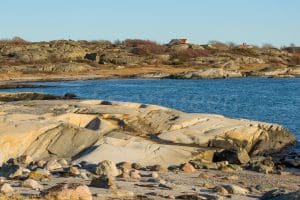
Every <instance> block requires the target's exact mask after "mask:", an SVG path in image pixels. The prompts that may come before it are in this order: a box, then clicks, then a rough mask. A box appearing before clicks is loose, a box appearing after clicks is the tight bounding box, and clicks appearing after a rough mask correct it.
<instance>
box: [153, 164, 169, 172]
mask: <svg viewBox="0 0 300 200" xmlns="http://www.w3.org/2000/svg"><path fill="white" fill-rule="evenodd" d="M151 170H152V171H157V172H168V168H166V167H164V166H162V165H154V166H152V167H151Z"/></svg>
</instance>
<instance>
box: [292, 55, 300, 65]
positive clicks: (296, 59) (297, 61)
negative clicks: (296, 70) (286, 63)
mask: <svg viewBox="0 0 300 200" xmlns="http://www.w3.org/2000/svg"><path fill="white" fill-rule="evenodd" d="M290 64H291V65H300V55H294V56H293V57H292V59H291V61H290Z"/></svg>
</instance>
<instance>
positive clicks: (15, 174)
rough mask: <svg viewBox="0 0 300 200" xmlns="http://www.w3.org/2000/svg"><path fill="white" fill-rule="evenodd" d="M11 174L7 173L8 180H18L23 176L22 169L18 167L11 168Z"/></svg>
mask: <svg viewBox="0 0 300 200" xmlns="http://www.w3.org/2000/svg"><path fill="white" fill-rule="evenodd" d="M10 169H11V172H9V174H8V177H9V178H10V179H19V178H21V177H22V176H23V172H24V170H25V169H24V168H23V167H21V166H18V165H13V166H11V168H10Z"/></svg>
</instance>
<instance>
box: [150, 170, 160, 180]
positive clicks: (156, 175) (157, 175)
mask: <svg viewBox="0 0 300 200" xmlns="http://www.w3.org/2000/svg"><path fill="white" fill-rule="evenodd" d="M151 177H152V178H154V179H158V178H159V174H158V173H157V172H152V173H151Z"/></svg>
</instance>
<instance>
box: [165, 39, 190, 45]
mask: <svg viewBox="0 0 300 200" xmlns="http://www.w3.org/2000/svg"><path fill="white" fill-rule="evenodd" d="M188 43H189V41H188V39H186V38H180V39H172V40H171V41H170V42H169V45H176V44H188Z"/></svg>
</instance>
